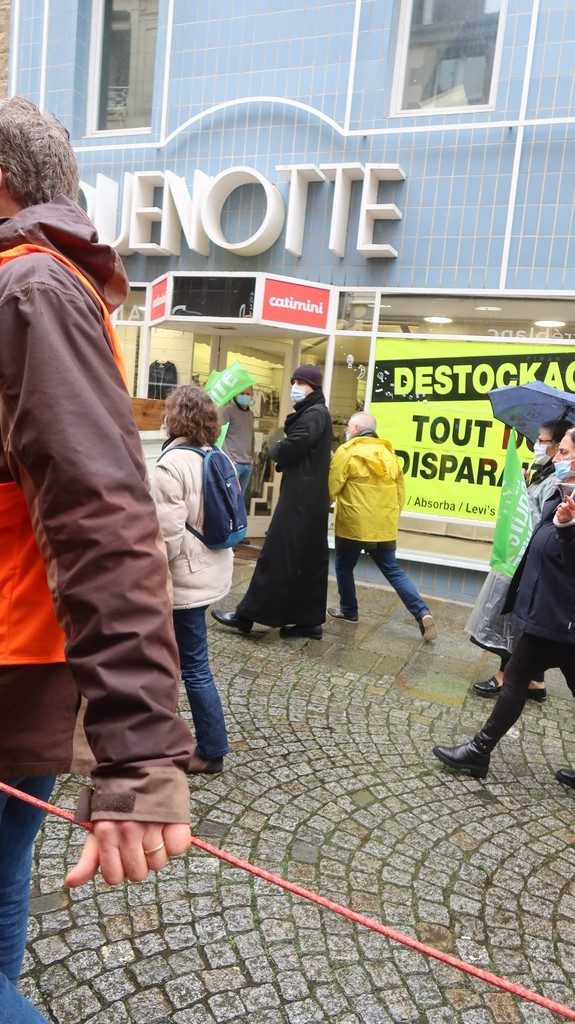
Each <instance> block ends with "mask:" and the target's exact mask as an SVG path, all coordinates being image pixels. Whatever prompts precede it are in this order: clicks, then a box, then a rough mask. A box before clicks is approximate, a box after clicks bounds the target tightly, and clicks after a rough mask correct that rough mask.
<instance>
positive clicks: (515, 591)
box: [503, 488, 575, 644]
mask: <svg viewBox="0 0 575 1024" xmlns="http://www.w3.org/2000/svg"><path fill="white" fill-rule="evenodd" d="M570 490H571V488H569V490H568V493H570ZM561 500H562V495H561V494H560V493H559V492H558V493H557V494H556V495H555V496H554V497H551V498H549V500H548V501H546V502H545V504H544V506H543V514H542V517H541V523H540V524H539V526H538V527H537V529H536V530H535V532H534V534H533V536H532V538H531V540H530V542H529V546H528V548H527V551H526V552H525V554H524V555H523V558H522V560H521V562H520V563H519V565H518V567H517V570H516V572H515V575H514V577H513V579H512V580H511V584H510V586H509V591H508V593H507V598H506V600H505V603H504V605H503V611H504V612H512V619H513V621H514V622H515V624H516V625H517V626H519V628H520V629H521V630H522V632H524V633H530V634H531V635H533V636H540V637H545V638H546V639H548V640H556V641H558V642H560V643H567V644H575V526H562V527H557V526H555V525H554V523H553V516H554V515H555V510H556V508H557V506H558V504H559V502H560V501H561Z"/></svg>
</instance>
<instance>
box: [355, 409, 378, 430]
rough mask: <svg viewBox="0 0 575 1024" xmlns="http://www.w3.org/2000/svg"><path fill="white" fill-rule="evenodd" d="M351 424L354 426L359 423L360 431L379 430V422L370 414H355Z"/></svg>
mask: <svg viewBox="0 0 575 1024" xmlns="http://www.w3.org/2000/svg"><path fill="white" fill-rule="evenodd" d="M349 422H350V424H351V423H353V425H354V426H355V425H356V423H357V425H358V426H359V428H360V430H373V431H374V432H375V431H376V430H377V420H376V418H375V416H372V415H371V413H370V412H354V414H353V416H350V418H349Z"/></svg>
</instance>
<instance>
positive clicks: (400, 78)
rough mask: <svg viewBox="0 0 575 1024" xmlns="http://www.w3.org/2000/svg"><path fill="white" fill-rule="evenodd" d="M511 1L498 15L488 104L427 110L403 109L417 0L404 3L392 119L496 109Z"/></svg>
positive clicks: (393, 88)
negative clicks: (507, 16)
mask: <svg viewBox="0 0 575 1024" xmlns="http://www.w3.org/2000/svg"><path fill="white" fill-rule="evenodd" d="M507 2H508V0H501V10H500V12H499V23H498V25H497V36H496V39H495V49H494V52H493V73H492V75H491V84H490V86H489V97H488V100H487V103H473V104H468V105H467V106H463V107H425V109H421V108H412V109H406V108H404V107H402V101H403V93H404V89H405V74H406V70H407V58H408V53H409V38H410V35H411V19H412V15H413V5H414V3H415V0H402V2H401V9H400V12H399V24H398V30H397V47H396V60H395V68H394V73H393V85H392V93H391V103H390V115H389V116H390V117H421V116H423V117H445V116H446V114H473V113H475V112H477V113H482V112H483V113H484V112H485V111H492V110H495V105H496V101H497V90H498V87H499V74H500V70H501V56H502V52H503V37H504V33H505V22H506V15H507Z"/></svg>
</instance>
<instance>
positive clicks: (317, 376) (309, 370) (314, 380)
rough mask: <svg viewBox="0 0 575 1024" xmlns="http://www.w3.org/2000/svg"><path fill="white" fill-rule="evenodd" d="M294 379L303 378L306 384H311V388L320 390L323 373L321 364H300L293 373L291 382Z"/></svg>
mask: <svg viewBox="0 0 575 1024" xmlns="http://www.w3.org/2000/svg"><path fill="white" fill-rule="evenodd" d="M294 380H303V382H304V384H309V386H310V388H313V389H314V391H315V390H319V389H320V388H321V382H322V375H321V370H320V368H319V366H312V364H311V363H307V364H306V365H305V366H298V367H297V369H296V370H294V371H293V373H292V375H291V383H292V384H293V382H294Z"/></svg>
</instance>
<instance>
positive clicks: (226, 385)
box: [204, 359, 256, 409]
mask: <svg viewBox="0 0 575 1024" xmlns="http://www.w3.org/2000/svg"><path fill="white" fill-rule="evenodd" d="M255 383H256V378H255V377H254V376H253V374H251V373H250V372H249V371H248V370H244V368H243V366H242V364H241V363H240V361H239V359H236V361H235V363H232V365H231V366H228V367H227V368H226V369H225V370H221V371H218V370H212V372H211V373H210V376H209V377H208V379H207V381H206V383H205V385H204V391H207V392H208V395H209V396H210V398H211V399H212V400H213V401H214V403H215V404H216V405H217V407H218V409H221V407H222V405H225V404H226V402H231V400H232V398H233V397H234V396H235V395H241V393H242V391H245V390H246V388H249V387H251V386H252V385H253V384H255Z"/></svg>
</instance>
